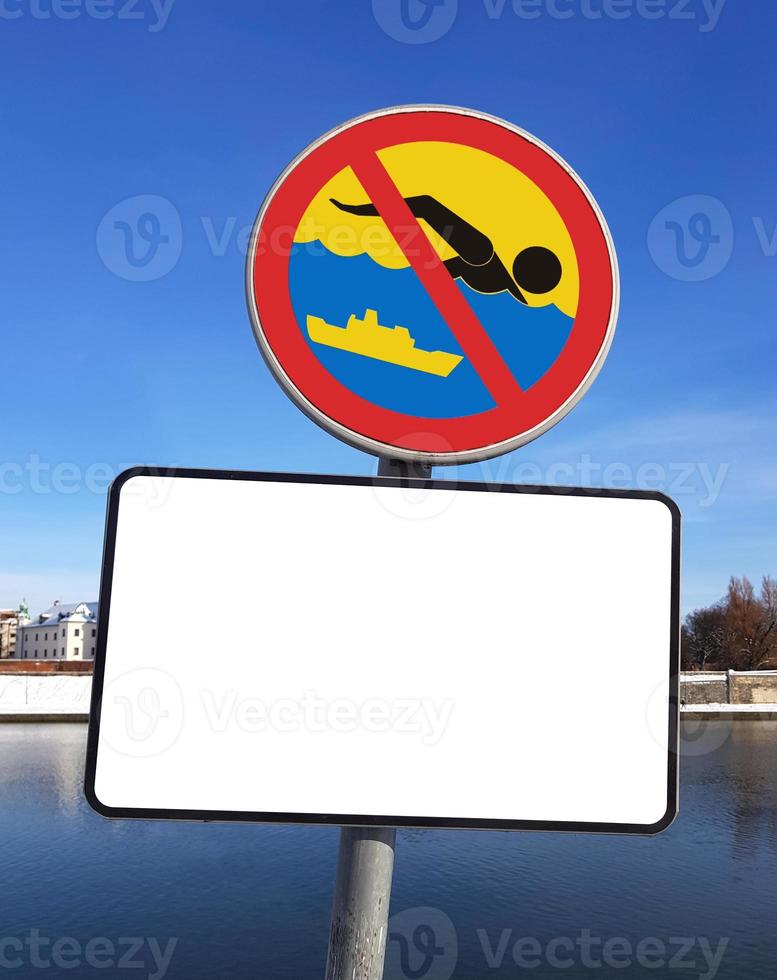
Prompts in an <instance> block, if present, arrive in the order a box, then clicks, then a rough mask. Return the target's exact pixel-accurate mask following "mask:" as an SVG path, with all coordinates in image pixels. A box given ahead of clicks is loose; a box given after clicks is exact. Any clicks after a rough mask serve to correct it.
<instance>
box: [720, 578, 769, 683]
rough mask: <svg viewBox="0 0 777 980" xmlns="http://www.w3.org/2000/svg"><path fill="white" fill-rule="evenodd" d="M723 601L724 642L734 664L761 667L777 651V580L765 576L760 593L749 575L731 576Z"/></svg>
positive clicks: (750, 667) (752, 668) (742, 667)
mask: <svg viewBox="0 0 777 980" xmlns="http://www.w3.org/2000/svg"><path fill="white" fill-rule="evenodd" d="M724 602H725V620H726V641H725V644H726V647H727V649H728V653H729V656H730V658H731V661H732V666H734V667H735V668H737V669H739V670H758V668H759V667H761V666H762V665H763V664H764V663H766V662H767V661H768V660H770V659H771V658H772V657H773V656H775V655H777V582H775V580H774V579H773V578H771V577H769V576H766V577H764V579H763V581H762V583H761V594H760V596H757V595H756V593H755V589H754V588H753V583H752V582H751V581H750V580H749V579H748V578H747V577H746V576H743V577H742V578H732V579H731V581H730V582H729V585H728V594H727V595H726V598H725V600H724Z"/></svg>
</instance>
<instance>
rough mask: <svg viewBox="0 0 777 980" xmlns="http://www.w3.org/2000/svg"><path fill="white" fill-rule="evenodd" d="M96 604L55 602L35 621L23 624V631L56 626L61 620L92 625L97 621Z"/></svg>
mask: <svg viewBox="0 0 777 980" xmlns="http://www.w3.org/2000/svg"><path fill="white" fill-rule="evenodd" d="M98 605H99V604H98V603H97V602H71V603H64V604H63V603H61V602H55V603H54V605H53V606H51V608H50V609H47V610H46V611H45V612H42V613H41V614H40V616H38V618H37V619H33V620H31V621H30V622H29V623H25V625H24V627H23V629H29V628H30V627H31V626H34V627H36V628H38V627H41V626H56V625H57V624H58V623H61V622H62V621H63V620H66V619H67V620H71V621H73V622H80V623H94V622H96V621H97V609H98Z"/></svg>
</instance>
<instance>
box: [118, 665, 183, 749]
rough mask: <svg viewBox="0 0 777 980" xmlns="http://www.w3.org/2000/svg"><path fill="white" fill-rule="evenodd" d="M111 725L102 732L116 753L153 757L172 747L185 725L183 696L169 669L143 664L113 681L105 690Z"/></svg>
mask: <svg viewBox="0 0 777 980" xmlns="http://www.w3.org/2000/svg"><path fill="white" fill-rule="evenodd" d="M103 703H104V704H105V705H106V706H108V708H109V709H110V710H109V712H103V717H104V718H105V717H106V715H107V716H108V717H109V718H110V724H106V725H104V726H103V729H102V734H103V736H104V737H105V739H106V741H107V742H108V744H109V745H110V746H111V748H112V749H113V750H114V751H115V752H119V753H120V754H121V755H126V756H132V757H134V758H144V759H147V758H150V757H152V756H156V755H161V754H162V753H163V752H166V751H167V750H168V749H170V748H172V746H173V745H174V744H175V742H176V740H177V739H178V736H179V735H180V733H181V729H182V728H183V696H182V694H181V689H180V687H179V686H178V683H177V681H176V680H175V678H174V677H172V675H170V674H168V673H167V672H166V671H163V670H158V669H157V668H155V667H139V668H137V669H136V670H131V671H128V672H127V673H125V674H122V675H121V676H119V677H116V678H115V679H114V680H113V681H111V682H110V683H109V684H108V685H107V686H106V688H105V691H104V692H103Z"/></svg>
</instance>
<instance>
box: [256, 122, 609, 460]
mask: <svg viewBox="0 0 777 980" xmlns="http://www.w3.org/2000/svg"><path fill="white" fill-rule="evenodd" d="M408 112H447V113H451V114H455V115H462V116H472V117H475V118H478V119H482V120H484V121H486V122H490V123H493V124H495V125H497V126H501V127H502V128H504V129H508V130H510V131H511V132H513V133H515V134H517V135H518V136H520V137H522V138H523V139H525V140H527V141H528V142H530V143H533V144H534V145H535V146H537V147H538V148H539V149H541V150H543V151H544V152H545V153H547V154H548V156H550V157H551V158H552V159H553V160H554V161H555V162H556V163H557V164H558V165H559V166H560V167H562V169H563V170H564V171H565V172H566V173H567V174H568V176H569V177H571V179H572V180H573V181H574V182H575V183H576V184H577V186H578V187H579V188H580V190H581V191H582V193H583V195H584V196H585V198H586V200H587V202H588V204H589V205H590V207H591V209H592V211H593V212H594V215H595V217H596V220H597V222H598V224H599V227H600V228H601V230H602V234H603V237H604V240H605V244H606V246H607V254H608V257H609V261H610V272H611V276H612V302H611V304H610V317H609V321H608V323H607V329H606V332H605V336H604V340H603V342H602V345H601V347H600V348H599V351H598V353H597V355H596V357H595V359H594V361H593V363H592V364H591V366H590V367H589V369H588V371H587V372H586V374H585V376H584V377H583V378H582V380H581V381H580V383H579V384H578V386H577V388H575V390H574V391H573V392H572V394H571V395H570V396H569V397H568V398H567V399H566V401H564V402H563V403H562V404H561V405H560V406H559V407H558V408H557V409H556V410H555V411H554V412H553V413H551V414H550V415H549V416H548V417H547V418H546V419H544V420H543V421H542V422H540V423H538V424H537V425H536V426H534V427H533V428H531V429H528V430H526V431H525V432H522V433H520V434H519V435H517V436H513V437H511V438H509V439H504V440H502V441H501V442H498V443H492V444H490V445H488V446H482V447H479V448H477V449H466V450H455V451H451V452H437V453H435V452H426V451H423V450H413V449H406V448H404V447H400V446H394V445H391V444H390V443H385V442H381V441H380V440H378V439H373V438H371V437H369V436H365V435H363V434H362V433H360V432H356V431H354V430H353V429H350V428H348V427H347V426H345V425H343V424H342V423H340V422H338V421H336V420H335V419H333V418H331V417H330V416H329V415H326V414H325V413H324V412H322V411H321V410H320V409H319V408H318V407H317V406H316V405H314V404H313V402H311V401H310V399H309V398H307V396H306V395H305V394H304V393H303V392H302V391H300V389H299V388H298V387H297V386H296V385H295V384H294V382H293V381H292V380H291V378H290V377H289V376H288V374H287V373H286V371H285V370H284V368H283V366H282V365H281V363H280V361H279V360H278V358H277V357H276V355H275V352H274V351H273V349H272V347H271V346H270V344H269V342H268V341H267V338H266V336H265V333H264V328H263V327H262V322H261V318H260V316H259V311H258V309H257V307H256V298H255V296H254V288H253V269H254V263H255V259H256V251H257V247H258V240H259V232H260V230H261V227H262V223H263V221H264V217H265V215H266V213H267V210H268V208H269V207H270V204H271V203H272V201H273V198H274V197H275V194H276V193H277V191H278V188H279V187H280V186H281V185H282V184H283V183H284V181H285V180H286V178H287V177H288V175H289V174H290V173H291V172H292V171H293V170H294V169H295V168H296V167H297V166H298V165H299V164H300V163H301V162H302V161H303V160H304V159H305V158H306V157H308V156H310V154H312V153H313V152H314V151H315V150H317V149H318V148H319V147H320V146H322V145H323V144H324V143H326V142H327V141H328V140H330V139H332V138H333V137H335V136H337V135H338V134H339V133H342V132H344V131H345V130H347V129H350V128H352V127H353V126H356V125H359V124H361V123H363V122H367V121H368V120H370V119H376V118H380V117H382V116H390V115H399V114H402V113H408ZM245 292H246V305H247V307H248V315H249V319H250V321H251V327H252V330H253V334H254V339H255V340H256V343H257V346H258V348H259V351H260V353H261V355H262V357H263V358H264V361H265V363H266V364H267V367H268V368H269V370H270V372H271V374H272V375H273V377H274V378H275V380H276V381H277V382H278V384H279V385H280V387H281V389H282V390H283V391H284V392H285V393H286V395H287V396H288V397H289V398H290V399H291V401H292V402H293V403H294V404H295V405H296V406H297V408H299V409H300V410H301V411H302V412H303V413H304V414H305V415H307V416H308V418H310V419H311V420H312V421H313V422H315V423H316V424H317V425H318V426H320V427H321V428H322V429H324V430H325V431H326V432H328V433H329V434H330V435H333V436H335V437H336V438H337V439H340V440H341V441H342V442H345V443H347V444H348V445H349V446H352V447H353V448H354V449H360V450H362V451H363V452H367V453H370V454H371V455H373V456H378V457H383V458H390V459H398V460H402V461H403V462H409V463H428V464H429V465H432V466H454V465H457V464H464V463H477V462H482V461H483V460H486V459H492V458H493V457H495V456H502V455H504V454H505V453H509V452H512V451H513V450H514V449H519V448H520V447H521V446H525V445H527V444H528V443H530V442H533V441H534V440H535V439H537V438H539V436H541V435H544V434H545V433H546V432H548V431H549V430H550V429H552V428H553V426H555V425H556V424H558V423H559V422H560V421H561V420H562V419H564V418H565V417H566V416H567V415H568V414H569V413H570V412H571V411H572V409H573V408H575V406H576V405H577V404H578V402H580V401H581V399H582V398H583V396H584V395H585V394H586V393H587V391H588V389H589V388H590V387H591V385H592V384H593V382H594V380H595V379H596V377H597V375H598V374H599V372H600V371H601V369H602V366H603V365H604V362H605V360H606V359H607V355H608V354H609V351H610V347H611V346H612V341H613V337H614V335H615V328H616V325H617V322H618V310H619V308H620V278H619V271H618V259H617V256H616V252H615V243H614V241H613V238H612V234H611V232H610V229H609V226H608V225H607V222H606V220H605V218H604V214H603V213H602V210H601V208H600V207H599V205H598V204H597V202H596V199H595V198H594V196H593V194H592V193H591V191H590V190H589V189H588V186H587V185H586V183H585V182H584V181H583V180H582V179H581V177H580V176H579V175H578V174H577V172H576V171H575V170H574V169H573V168H572V167H571V166H570V165H569V164H568V163H567V161H566V160H565V159H564V158H563V157H562V156H560V155H559V154H558V153H556V151H555V150H553V149H552V148H551V147H550V146H548V145H547V144H546V143H544V142H543V141H542V140H540V139H538V138H537V137H536V136H534V135H533V134H531V133H529V132H527V131H526V130H524V129H521V128H520V127H519V126H516V125H514V124H513V123H510V122H508V121H507V120H505V119H501V118H499V117H498V116H494V115H491V114H490V113H486V112H481V111H480V110H477V109H469V108H466V107H464V106H450V105H441V104H440V105H435V104H431V103H429V104H427V103H424V104H419V105H413V104H408V105H396V106H389V107H387V108H383V109H376V110H373V111H371V112H366V113H363V114H362V115H359V116H355V117H354V118H352V119H349V120H347V121H346V122H343V123H341V124H339V125H338V126H335V127H334V128H333V129H330V130H328V131H327V132H326V133H324V134H323V135H321V136H319V137H318V138H317V139H315V140H314V141H313V142H312V143H309V144H308V145H307V146H306V147H305V148H304V149H303V150H302V151H301V152H300V153H298V154H297V155H296V156H295V157H294V158H293V159H292V160H291V161H290V163H288V164H287V165H286V167H284V169H283V170H282V171H281V173H280V174H279V176H278V177H277V178H276V180H275V181H274V182H273V184H272V186H271V188H270V190H269V191H268V192H267V195H266V196H265V198H264V200H263V202H262V205H261V207H260V208H259V212H258V214H257V216H256V219H255V221H254V224H253V227H252V229H251V237H250V239H249V246H248V253H247V256H246V265H245ZM431 421H433V420H431Z"/></svg>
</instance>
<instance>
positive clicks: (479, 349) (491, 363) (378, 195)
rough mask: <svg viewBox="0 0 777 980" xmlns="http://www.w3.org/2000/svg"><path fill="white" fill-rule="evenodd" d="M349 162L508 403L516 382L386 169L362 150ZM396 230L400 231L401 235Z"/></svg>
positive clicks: (486, 380) (483, 375)
mask: <svg viewBox="0 0 777 980" xmlns="http://www.w3.org/2000/svg"><path fill="white" fill-rule="evenodd" d="M350 162H351V167H352V169H353V171H354V173H355V174H356V176H357V178H358V180H359V182H360V183H361V185H362V187H363V188H364V190H365V192H366V193H367V195H368V197H369V199H370V200H371V201H372V203H373V204H374V205H375V207H376V208H377V209H378V213H379V214H380V216H381V218H383V220H384V222H385V223H386V227H387V228H388V229H389V231H390V232H391V234H392V235H393V237H394V240H395V241H396V243H397V246H398V247H399V248H400V249H401V250H402V253H403V254H404V256H405V258H406V259H407V261H408V262H409V263H410V266H411V267H412V269H413V271H414V272H415V274H416V275H417V276H418V278H419V279H420V280H421V284H422V285H423V287H424V289H426V291H427V293H428V294H429V296H430V298H431V300H432V302H433V303H434V305H435V306H436V307H437V309H438V310H439V312H440V314H441V316H442V317H443V319H444V320H445V322H446V323H447V325H448V327H449V328H450V330H451V332H452V333H453V335H454V337H455V338H456V340H457V341H458V342H459V344H460V345H461V349H462V350H463V351H464V353H465V354H466V356H467V357H468V358H469V360H470V361H471V362H472V366H473V367H474V368H475V370H476V371H477V373H478V375H479V376H480V380H481V381H482V382H483V384H484V385H485V386H486V388H487V389H488V390H489V392H490V393H491V396H492V398H493V399H494V401H495V402H496V403H497V404H498V405H504V404H509V402H510V401H512V400H513V399H515V398H516V397H518V396H519V395H520V394H521V388H520V386H519V384H518V382H517V381H516V380H515V378H514V377H513V375H512V372H511V371H510V369H509V368H508V366H507V365H506V364H505V362H504V361H503V360H502V355H501V354H500V353H499V351H498V350H497V349H496V347H495V346H494V343H493V341H492V340H491V338H490V337H489V335H488V333H487V332H486V330H485V328H484V327H483V324H482V323H481V322H480V320H478V318H477V317H476V316H475V313H474V311H473V309H472V307H471V306H470V305H469V303H468V302H467V301H466V299H465V298H464V296H463V294H462V293H461V292H460V291H459V288H458V286H457V285H456V283H455V282H454V280H453V277H452V276H451V275H450V273H449V272H448V270H447V269H446V268H445V266H444V265H443V263H442V259H440V257H439V256H438V255H437V252H436V251H435V250H434V248H433V247H432V243H431V242H430V241H429V239H428V238H427V237H426V235H425V233H424V230H423V228H422V227H421V225H420V224H419V223H418V220H417V219H416V217H415V215H414V214H413V213H412V211H411V210H410V208H409V207H408V206H407V204H406V203H405V200H404V198H403V197H402V195H401V194H400V193H399V190H398V189H397V187H396V185H395V184H394V181H393V180H392V179H391V177H390V176H389V173H388V171H387V170H386V168H385V167H384V166H383V164H382V163H381V161H380V160H379V159H378V156H377V155H376V154H375V153H364V154H363V155H361V156H359V158H358V159H352V160H351V161H350ZM400 229H401V231H402V234H399V230H400ZM405 231H407V235H405V234H404V232H405Z"/></svg>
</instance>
